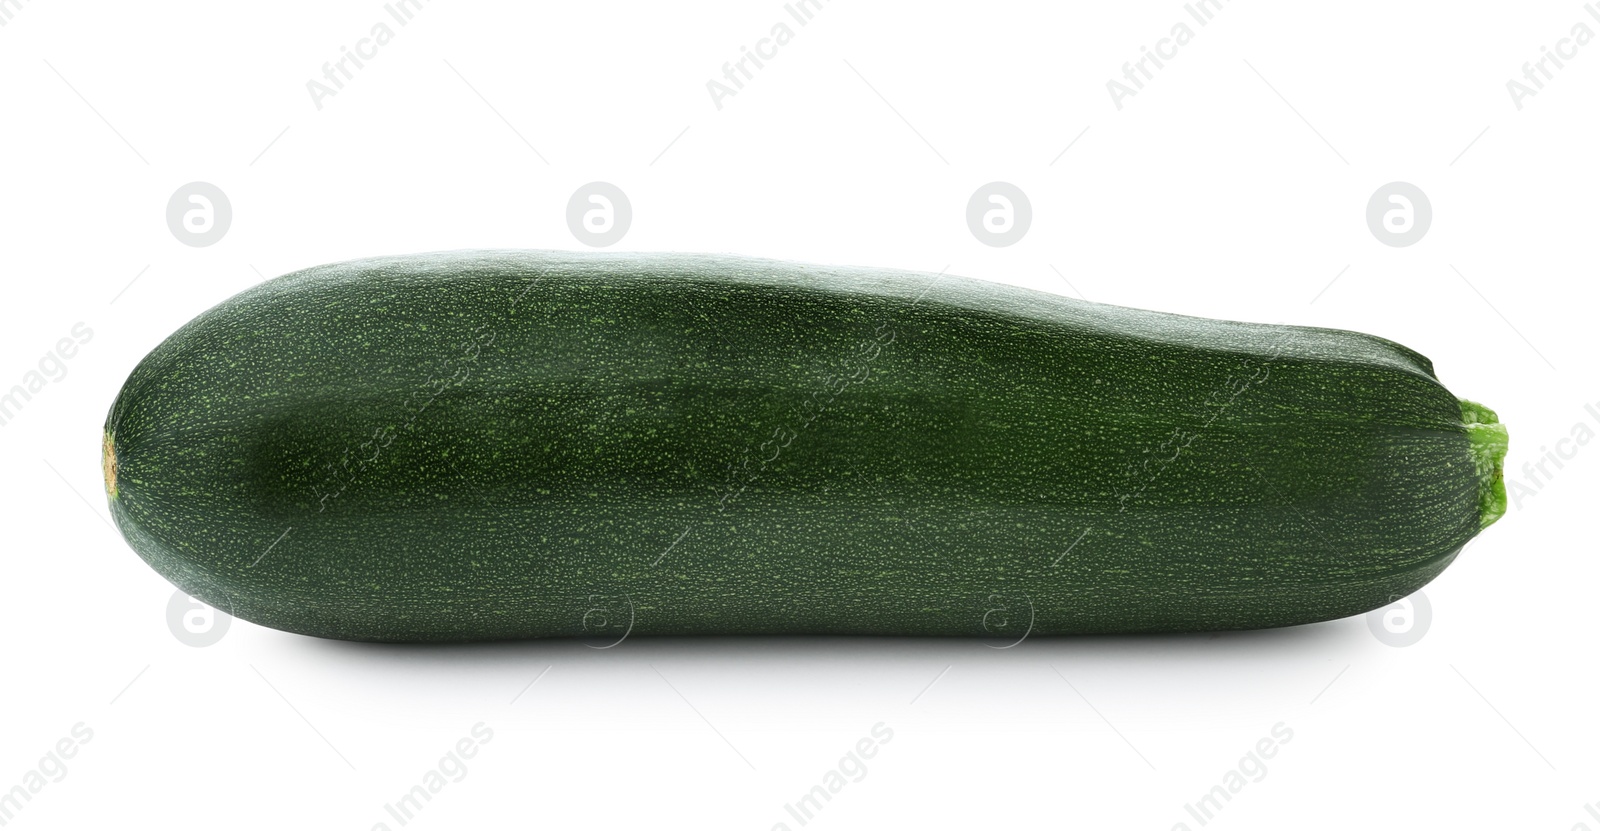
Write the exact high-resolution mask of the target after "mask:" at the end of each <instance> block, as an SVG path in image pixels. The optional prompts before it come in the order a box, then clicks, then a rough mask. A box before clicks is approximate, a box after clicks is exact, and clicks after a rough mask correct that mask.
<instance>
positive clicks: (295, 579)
mask: <svg viewBox="0 0 1600 831" xmlns="http://www.w3.org/2000/svg"><path fill="white" fill-rule="evenodd" d="M1474 406H1476V405H1474ZM1462 413H1463V410H1462V405H1460V404H1458V402H1457V399H1456V398H1455V396H1453V395H1451V394H1450V393H1449V392H1448V391H1446V390H1445V388H1444V387H1442V386H1441V385H1440V384H1439V382H1438V381H1437V380H1435V378H1434V376H1433V372H1432V367H1431V365H1430V363H1429V362H1428V360H1427V359H1426V358H1423V357H1422V356H1420V355H1418V354H1416V353H1415V352H1412V351H1410V350H1408V349H1406V348H1404V347H1401V346H1398V345H1396V344H1394V343H1391V342H1389V341H1386V340H1383V339H1380V338H1376V337H1372V336H1369V335H1362V334H1356V333H1352V332H1342V331H1333V330H1325V329H1309V328H1298V327H1282V326H1268V325H1257V324H1246V323H1232V322H1222V321H1214V320H1203V319H1198V318H1189V317H1179V316H1175V315H1167V314H1159V313H1155V312H1146V311H1138V310H1133V309H1125V308H1119V307H1112V306H1104V305H1098V304H1090V303H1083V302H1079V301H1075V300H1071V299H1067V298H1063V297H1057V296H1053V295H1048V294H1042V293H1038V292H1032V291H1027V290H1023V289H1017V288H1012V287H1007V286H1003V285H997V284H991V283H985V282H979V281H974V280H968V279H965V278H960V277H955V276H942V277H941V276H936V275H932V274H917V273H905V272H896V271H889V270H874V269H852V268H831V267H820V266H803V265H795V264H790V263H780V262H773V261H767V260H755V259H744V258H734V257H714V256H699V255H628V254H574V253H560V252H470V251H469V252H451V253H444V254H429V255H419V256H407V257H392V258H381V259H372V260H363V261H357V262H351V263H342V264H337V265H329V266H321V267H318V268H312V269H308V270H306V271H301V272H298V273H295V274H291V275H288V276H285V277H280V278H278V279H275V280H270V281H267V282H266V283H263V284H261V285H259V286H257V287H255V288H253V289H250V290H249V291H246V292H244V293H243V294H240V295H238V296H237V297H234V298H232V299H231V300H228V301H227V302H225V303H223V304H221V305H219V306H217V307H216V308H213V309H211V310H210V311H208V312H206V313H205V314H203V315H201V316H200V317H198V318H196V319H195V320H194V321H193V322H191V323H189V324H188V325H186V326H185V327H184V328H183V329H181V330H179V331H178V332H177V333H176V334H174V335H173V336H172V337H170V338H169V339H167V341H166V342H164V343H162V344H161V345H160V346H159V347H157V348H156V350H155V351H153V352H151V353H150V355H149V356H147V357H146V358H145V359H144V360H143V361H142V362H141V363H140V364H139V365H138V367H137V368H136V369H135V370H134V372H133V374H132V375H131V377H130V378H129V379H128V381H127V384H126V385H125V386H124V388H123V390H122V392H121V394H120V395H119V396H118V398H117V400H116V403H115V405H114V406H113V407H112V410H111V413H110V416H109V418H108V420H107V425H106V429H107V431H108V432H109V433H110V434H111V436H112V443H113V444H114V447H115V450H114V453H115V460H114V461H115V464H116V489H115V495H114V496H112V497H111V502H110V504H111V509H112V513H113V515H114V516H115V517H116V522H117V525H118V527H119V528H121V530H122V532H123V534H124V535H125V536H126V537H127V539H128V541H129V543H130V544H131V545H132V546H133V548H134V550H136V551H137V552H138V553H139V554H140V555H141V556H142V557H143V558H144V559H145V560H146V561H147V562H149V563H150V565H151V566H153V567H154V568H155V569H156V570H157V571H159V572H160V573H161V574H162V575H164V576H166V577H167V578H168V579H169V580H171V581H172V582H173V583H175V584H176V585H178V586H180V587H182V588H183V589H184V590H186V591H188V592H190V593H192V594H194V595H196V596H198V597H200V598H202V599H204V600H206V601H207V602H209V603H211V604H213V605H215V606H216V607H218V608H220V609H223V610H225V611H229V612H231V613H232V614H234V615H235V616H237V617H241V618H244V619H246V620H250V621H254V622H256V623H259V624H262V625H265V626H270V627H274V628H278V629H283V630H287V631H290V632H300V633H304V634H310V635H318V636H323V637H331V638H345V639H354V640H371V641H454V640H488V639H501V638H523V637H545V636H588V637H593V638H596V639H597V640H598V641H606V642H611V641H615V640H617V639H619V638H621V637H625V636H626V635H628V634H632V635H646V634H744V633H789V634H796V633H851V634H904V635H969V636H988V637H993V638H1002V639H1006V640H1015V639H1016V638H1018V637H1023V636H1026V635H1027V634H1028V633H1031V634H1032V635H1034V636H1038V635H1050V634H1063V633H1086V632H1162V631H1183V630H1213V629H1238V628H1258V627H1270V626H1285V625H1291V624H1300V623H1309V622H1312V621H1319V620H1326V619H1330V618H1337V617H1343V616H1346V615H1352V614H1356V613H1360V612H1365V611H1367V610H1370V609H1373V608H1376V607H1379V606H1382V605H1385V604H1387V603H1389V602H1391V600H1392V599H1394V598H1396V597H1398V596H1403V595H1405V594H1408V593H1410V592H1412V591H1414V590H1416V589H1417V588H1418V587H1420V586H1422V585H1423V584H1425V583H1427V582H1428V581H1429V580H1431V579H1433V577H1434V576H1436V575H1437V574H1438V573H1439V572H1440V571H1441V570H1442V569H1443V568H1444V567H1445V566H1446V565H1448V564H1449V563H1450V561H1451V560H1452V559H1453V558H1454V557H1455V555H1456V552H1457V551H1459V550H1460V549H1461V547H1462V546H1463V544H1465V543H1466V542H1467V541H1468V540H1469V539H1471V538H1472V537H1473V535H1474V534H1476V533H1477V532H1478V530H1479V528H1480V526H1481V525H1483V524H1485V523H1486V522H1488V521H1492V517H1489V516H1488V512H1489V510H1490V508H1489V507H1484V505H1485V504H1487V503H1486V502H1485V497H1484V496H1483V494H1484V493H1486V492H1487V493H1491V495H1492V492H1493V489H1494V486H1495V485H1496V484H1498V482H1499V456H1493V457H1492V459H1491V461H1492V462H1493V464H1492V465H1491V467H1492V470H1489V471H1487V472H1485V471H1482V470H1480V468H1481V467H1482V462H1483V458H1482V457H1483V453H1482V452H1480V453H1478V455H1477V457H1475V451H1474V444H1473V442H1471V441H1469V438H1468V433H1469V430H1468V427H1467V425H1465V424H1464V423H1463V415H1462ZM1473 413H1474V417H1473V419H1472V420H1474V421H1478V422H1486V423H1489V424H1493V422H1494V419H1493V413H1492V412H1489V411H1488V410H1487V409H1486V408H1478V409H1476V410H1473ZM1484 413H1488V415H1487V416H1485V415H1484ZM1480 426H1481V425H1480ZM1494 426H1495V427H1496V428H1498V425H1494ZM1498 429H1500V433H1499V434H1498V435H1499V437H1500V442H1501V443H1500V445H1499V453H1500V454H1501V455H1503V453H1504V443H1503V436H1504V434H1503V428H1498ZM363 443H366V444H363ZM1491 455H1492V454H1491ZM1492 501H1493V500H1492V499H1489V500H1488V502H1492ZM1500 502H1501V509H1502V510H1503V502H1504V498H1503V495H1502V496H1501V499H1500ZM1497 515H1498V514H1496V516H1497Z"/></svg>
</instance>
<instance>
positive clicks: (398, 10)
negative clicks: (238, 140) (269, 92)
mask: <svg viewBox="0 0 1600 831" xmlns="http://www.w3.org/2000/svg"><path fill="white" fill-rule="evenodd" d="M427 1H428V0H392V1H391V2H389V3H385V4H384V5H383V11H384V13H385V15H386V16H387V17H388V20H385V19H384V18H381V17H380V18H378V20H377V22H375V23H373V24H372V25H371V26H370V27H368V30H367V36H366V37H364V38H361V39H360V40H358V41H356V46H355V49H351V48H350V47H348V46H342V45H341V46H340V47H339V59H338V60H334V61H324V62H323V64H322V79H321V80H318V79H316V78H312V79H311V80H309V81H306V92H309V93H311V103H312V105H313V106H315V107H316V108H317V109H318V110H320V109H322V106H323V102H324V101H326V100H327V99H329V98H332V97H334V96H335V95H338V94H339V93H340V92H342V91H343V90H344V85H345V84H346V83H347V82H349V81H353V80H355V77H356V72H357V71H358V70H361V69H365V68H366V67H367V61H370V60H372V59H373V58H376V57H378V50H379V49H382V48H383V47H385V46H388V45H389V42H390V41H392V40H394V33H395V29H394V27H392V26H390V25H389V20H392V21H394V23H395V24H396V25H397V26H400V27H405V26H406V25H408V24H410V23H411V21H412V19H413V18H415V17H416V15H417V12H420V11H422V4H424V3H426V2H427ZM352 66H354V68H352Z"/></svg>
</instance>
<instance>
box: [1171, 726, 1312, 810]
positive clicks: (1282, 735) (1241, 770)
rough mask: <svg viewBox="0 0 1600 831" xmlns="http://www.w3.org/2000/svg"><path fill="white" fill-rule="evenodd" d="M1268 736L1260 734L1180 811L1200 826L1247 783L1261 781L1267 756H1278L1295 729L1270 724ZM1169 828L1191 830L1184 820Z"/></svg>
mask: <svg viewBox="0 0 1600 831" xmlns="http://www.w3.org/2000/svg"><path fill="white" fill-rule="evenodd" d="M1270 733H1271V734H1270V735H1267V736H1262V737H1261V739H1260V740H1258V741H1257V742H1256V743H1255V746H1254V747H1252V748H1251V749H1250V752H1248V753H1246V754H1245V755H1243V756H1241V757H1240V758H1239V763H1238V764H1237V765H1235V766H1234V767H1232V768H1230V769H1228V770H1227V771H1226V772H1224V773H1223V774H1222V781H1221V782H1220V783H1219V784H1217V785H1214V786H1212V788H1211V790H1209V791H1206V792H1205V794H1203V795H1202V796H1201V797H1200V798H1199V799H1196V800H1195V801H1194V802H1186V803H1184V805H1183V810H1184V812H1185V813H1187V814H1188V815H1189V816H1190V817H1193V818H1194V820H1195V822H1197V823H1199V824H1200V825H1201V826H1202V827H1203V826H1205V825H1206V823H1209V822H1211V821H1212V820H1214V819H1216V816H1217V814H1218V813H1220V812H1221V811H1222V809H1223V807H1224V806H1225V805H1227V804H1228V803H1229V802H1232V801H1233V798H1234V797H1235V796H1237V795H1238V794H1239V793H1240V792H1242V791H1243V790H1244V788H1245V786H1246V785H1249V784H1251V783H1253V782H1260V781H1262V780H1263V779H1266V778H1267V762H1266V760H1267V759H1271V758H1272V757H1274V756H1276V755H1278V751H1279V750H1280V749H1282V747H1283V745H1286V744H1288V743H1289V742H1290V741H1291V740H1293V739H1294V730H1293V729H1291V728H1290V727H1289V726H1288V725H1287V724H1285V723H1283V722H1281V721H1280V722H1278V723H1277V724H1274V725H1272V730H1271V731H1270ZM1172 831H1192V829H1191V827H1190V825H1189V824H1188V823H1186V822H1179V823H1175V824H1174V825H1173V826H1172Z"/></svg>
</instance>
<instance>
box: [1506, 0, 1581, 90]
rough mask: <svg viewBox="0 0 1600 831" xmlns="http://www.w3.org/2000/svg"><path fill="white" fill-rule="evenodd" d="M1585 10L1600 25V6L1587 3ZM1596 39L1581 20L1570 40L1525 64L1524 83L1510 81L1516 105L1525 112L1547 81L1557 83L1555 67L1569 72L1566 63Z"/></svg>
mask: <svg viewBox="0 0 1600 831" xmlns="http://www.w3.org/2000/svg"><path fill="white" fill-rule="evenodd" d="M1583 10H1584V11H1585V12H1588V14H1589V16H1590V17H1592V18H1594V19H1595V20H1596V21H1597V22H1600V5H1597V4H1596V3H1593V2H1591V3H1585V4H1583ZM1592 40H1594V30H1593V29H1591V28H1589V24H1588V23H1586V22H1584V21H1583V20H1582V19H1579V20H1578V22H1576V23H1574V24H1572V28H1571V29H1570V30H1569V31H1568V32H1567V36H1566V37H1564V38H1561V39H1560V40H1558V41H1556V46H1555V48H1554V49H1551V48H1550V47H1548V46H1540V47H1539V51H1540V55H1539V59H1538V60H1536V61H1525V62H1523V64H1522V78H1521V80H1518V79H1516V78H1512V79H1511V80H1509V81H1506V92H1509V93H1511V104H1512V106H1514V107H1516V108H1517V109H1519V110H1520V109H1522V102H1523V101H1525V100H1527V99H1529V98H1532V97H1533V96H1535V95H1538V94H1539V92H1540V91H1542V90H1543V89H1544V84H1545V82H1546V81H1552V80H1555V77H1556V75H1555V72H1552V71H1551V67H1552V66H1554V67H1555V69H1556V71H1560V70H1563V69H1566V68H1567V64H1566V61H1570V60H1572V59H1573V58H1576V57H1578V50H1579V49H1581V48H1583V47H1585V46H1587V45H1589V42H1590V41H1592Z"/></svg>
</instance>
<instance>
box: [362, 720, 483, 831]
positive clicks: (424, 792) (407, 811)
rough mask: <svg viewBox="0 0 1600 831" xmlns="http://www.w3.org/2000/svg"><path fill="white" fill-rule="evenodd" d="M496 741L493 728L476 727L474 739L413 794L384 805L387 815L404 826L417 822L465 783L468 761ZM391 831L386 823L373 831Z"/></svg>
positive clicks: (458, 746) (453, 751)
mask: <svg viewBox="0 0 1600 831" xmlns="http://www.w3.org/2000/svg"><path fill="white" fill-rule="evenodd" d="M493 740H494V730H493V729H491V728H490V727H489V725H487V724H485V723H483V722H481V721H480V722H478V723H477V724H474V725H472V730H471V735H468V736H462V737H461V738H460V739H458V740H456V743H455V744H454V745H453V746H452V747H451V748H450V750H449V751H447V752H446V753H445V754H444V755H443V756H440V757H439V761H438V763H437V764H435V765H434V766H433V767H431V768H429V769H428V770H426V771H424V772H423V774H422V778H421V781H419V782H418V783H417V784H415V785H413V786H412V787H411V789H410V790H408V791H406V792H405V793H403V794H401V795H400V798H398V799H396V800H395V801H393V802H385V803H384V804H383V812H384V813H386V814H388V815H389V817H390V818H392V819H393V820H394V821H395V822H396V823H398V824H399V825H400V826H402V827H403V826H405V825H406V824H407V823H409V822H411V821H412V820H414V819H416V818H417V814H420V813H422V809H423V808H426V807H427V806H428V803H430V802H432V801H433V798H434V797H435V796H437V795H438V794H439V793H440V792H441V791H443V790H444V789H445V787H446V786H448V785H451V784H456V783H459V782H461V780H463V779H466V778H467V763H466V761H465V760H466V759H471V758H472V757H474V756H477V755H478V751H479V750H481V749H482V748H483V746H484V745H486V744H488V743H489V742H491V741H493ZM380 829H381V831H390V826H389V824H388V823H386V822H378V823H374V824H373V826H372V831H380Z"/></svg>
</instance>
